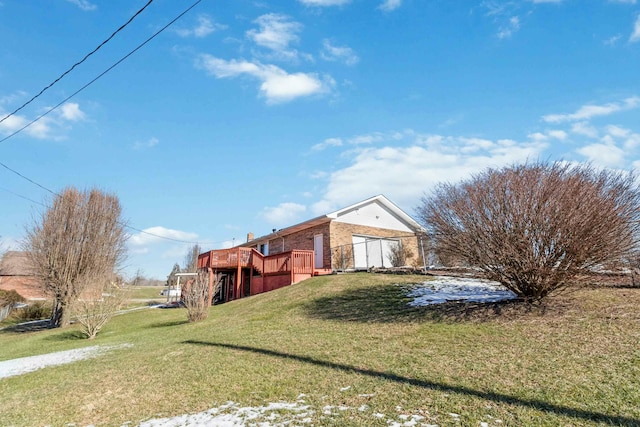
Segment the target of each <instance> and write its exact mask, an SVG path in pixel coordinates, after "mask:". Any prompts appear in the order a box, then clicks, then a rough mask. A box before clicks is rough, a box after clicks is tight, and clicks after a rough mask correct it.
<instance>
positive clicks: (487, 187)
mask: <svg viewBox="0 0 640 427" xmlns="http://www.w3.org/2000/svg"><path fill="white" fill-rule="evenodd" d="M418 215H419V217H420V219H421V221H422V222H423V224H424V225H425V226H426V227H427V229H428V230H429V231H430V232H431V235H432V236H433V237H434V243H435V245H436V252H437V253H439V254H443V255H445V256H446V255H448V256H452V257H454V258H456V257H458V258H459V259H461V260H463V261H464V262H466V263H467V264H468V265H471V266H477V267H479V268H481V269H482V270H484V271H485V272H486V273H487V275H488V276H489V277H490V278H491V279H493V280H496V281H498V282H500V283H502V284H503V285H504V286H505V287H507V288H508V289H510V290H512V291H513V292H515V293H516V294H517V295H519V296H522V297H526V298H533V299H541V298H543V297H545V296H546V295H548V294H549V293H551V292H553V291H555V290H558V289H561V288H563V287H566V286H567V285H568V284H569V282H570V281H571V280H572V279H574V278H576V277H577V276H578V275H580V274H582V273H586V272H587V271H589V270H590V269H593V268H597V267H601V266H603V265H606V264H608V263H611V262H616V261H619V260H621V259H623V258H625V257H627V256H629V254H630V253H631V252H633V250H634V248H635V246H636V244H637V236H638V231H639V222H638V220H639V216H640V193H639V188H638V183H637V181H636V177H635V176H634V175H632V174H629V173H626V172H613V171H608V170H603V171H597V170H595V169H594V168H593V167H592V166H589V165H581V166H572V165H569V164H564V163H559V162H556V163H551V164H549V163H534V164H524V165H514V166H510V167H505V168H503V169H498V170H495V169H489V170H487V171H485V172H483V173H480V174H478V175H475V176H473V177H472V178H471V179H469V180H467V181H463V182H461V183H459V184H457V185H453V184H441V185H439V186H438V187H437V188H436V189H435V191H434V192H433V194H432V195H431V196H430V197H424V198H423V199H422V205H421V206H420V208H419V209H418Z"/></svg>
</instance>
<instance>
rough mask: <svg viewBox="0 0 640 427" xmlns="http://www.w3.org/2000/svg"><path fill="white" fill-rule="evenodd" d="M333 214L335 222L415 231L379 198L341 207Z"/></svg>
mask: <svg viewBox="0 0 640 427" xmlns="http://www.w3.org/2000/svg"><path fill="white" fill-rule="evenodd" d="M334 214H335V219H334V221H336V222H343V223H347V224H354V225H365V226H368V227H377V228H385V229H388V230H398V231H409V232H412V231H415V230H413V229H412V228H410V227H409V224H407V223H406V221H404V220H403V219H401V218H400V217H399V216H398V215H396V214H395V213H394V212H392V211H391V210H390V209H388V208H387V207H386V206H384V204H383V203H381V202H380V201H379V200H370V201H369V203H366V204H359V205H356V206H353V207H351V208H347V209H343V210H341V211H338V212H335V213H334Z"/></svg>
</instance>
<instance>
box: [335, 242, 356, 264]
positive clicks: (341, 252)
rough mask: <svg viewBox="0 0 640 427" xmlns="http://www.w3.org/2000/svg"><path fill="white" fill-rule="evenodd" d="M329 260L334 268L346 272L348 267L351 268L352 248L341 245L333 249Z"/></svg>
mask: <svg viewBox="0 0 640 427" xmlns="http://www.w3.org/2000/svg"><path fill="white" fill-rule="evenodd" d="M331 258H332V262H333V267H334V268H336V269H338V270H346V269H347V268H349V267H350V266H353V248H352V247H351V245H342V246H338V247H337V248H333V253H332V255H331Z"/></svg>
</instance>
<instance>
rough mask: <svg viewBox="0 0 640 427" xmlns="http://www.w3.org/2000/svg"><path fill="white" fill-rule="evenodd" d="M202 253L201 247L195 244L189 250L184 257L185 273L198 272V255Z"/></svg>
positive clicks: (183, 269)
mask: <svg viewBox="0 0 640 427" xmlns="http://www.w3.org/2000/svg"><path fill="white" fill-rule="evenodd" d="M201 252H202V248H201V247H200V245H198V244H195V245H193V246H191V247H190V248H189V250H188V251H187V255H186V256H185V257H184V265H183V267H182V272H183V273H195V272H196V271H197V270H198V255H200V253H201Z"/></svg>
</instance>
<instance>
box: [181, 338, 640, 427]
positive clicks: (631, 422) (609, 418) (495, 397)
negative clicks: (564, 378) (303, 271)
mask: <svg viewBox="0 0 640 427" xmlns="http://www.w3.org/2000/svg"><path fill="white" fill-rule="evenodd" d="M182 343H183V344H192V345H201V346H211V347H217V348H225V349H229V350H238V351H245V352H250V353H256V354H263V355H266V356H271V357H276V358H280V359H286V360H294V361H298V362H302V363H308V364H311V365H316V366H321V367H324V368H329V369H334V370H337V371H344V372H350V373H356V374H360V375H365V376H368V377H374V378H381V379H384V380H387V381H393V382H397V383H401V384H409V385H412V386H415V387H421V388H426V389H430V390H436V391H439V392H443V393H456V394H462V395H466V396H473V397H478V398H481V399H485V400H490V401H492V402H496V403H505V404H508V405H516V406H521V407H526V408H531V409H534V410H538V411H543V412H548V413H553V414H556V415H560V416H566V417H571V418H575V419H583V420H589V421H595V422H598V423H606V424H610V425H625V426H627V425H628V426H638V425H640V419H635V418H630V417H625V416H620V415H607V414H602V413H600V412H594V411H588V410H584V409H576V408H571V407H568V406H562V405H555V404H553V403H548V402H545V401H543V400H535V399H522V398H519V397H515V396H510V395H508V394H502V393H497V392H492V391H482V390H475V389H472V388H469V387H465V386H456V385H450V384H446V383H440V382H435V381H429V380H421V379H417V378H410V377H405V376H402V375H397V374H393V373H390V372H380V371H374V370H371V369H364V368H359V367H356V366H350V365H344V364H341V363H334V362H329V361H326V360H320V359H314V358H312V357H308V356H299V355H295V354H290V353H282V352H279V351H274V350H269V349H264V348H258V347H249V346H243V345H235V344H225V343H217V342H207V341H196V340H186V341H183V342H182Z"/></svg>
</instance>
